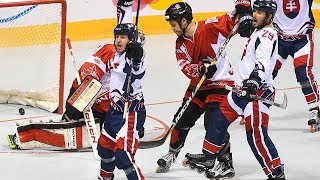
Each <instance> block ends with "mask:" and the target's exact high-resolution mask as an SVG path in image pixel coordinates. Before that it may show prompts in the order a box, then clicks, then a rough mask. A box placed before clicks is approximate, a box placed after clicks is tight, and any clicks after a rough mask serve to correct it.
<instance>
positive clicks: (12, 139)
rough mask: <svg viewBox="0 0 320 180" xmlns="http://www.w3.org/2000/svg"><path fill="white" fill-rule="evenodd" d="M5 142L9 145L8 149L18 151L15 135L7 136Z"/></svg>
mask: <svg viewBox="0 0 320 180" xmlns="http://www.w3.org/2000/svg"><path fill="white" fill-rule="evenodd" d="M7 141H8V143H9V147H10V149H20V148H19V145H18V143H17V135H16V134H13V135H8V136H7Z"/></svg>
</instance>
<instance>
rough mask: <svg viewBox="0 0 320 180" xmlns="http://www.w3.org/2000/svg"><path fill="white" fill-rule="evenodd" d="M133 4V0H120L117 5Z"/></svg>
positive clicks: (127, 5) (126, 5) (128, 5)
mask: <svg viewBox="0 0 320 180" xmlns="http://www.w3.org/2000/svg"><path fill="white" fill-rule="evenodd" d="M132 4H133V0H119V1H118V3H117V5H118V6H124V7H130V6H132Z"/></svg>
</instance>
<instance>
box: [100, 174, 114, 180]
mask: <svg viewBox="0 0 320 180" xmlns="http://www.w3.org/2000/svg"><path fill="white" fill-rule="evenodd" d="M113 179H114V175H112V177H102V176H100V175H98V180H113Z"/></svg>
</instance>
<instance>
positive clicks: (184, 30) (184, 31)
mask: <svg viewBox="0 0 320 180" xmlns="http://www.w3.org/2000/svg"><path fill="white" fill-rule="evenodd" d="M189 24H190V22H188V24H187V26H186V27H185V28H184V29H182V27H181V24H180V28H181V29H182V34H183V35H185V34H186V29H187V28H188V26H189Z"/></svg>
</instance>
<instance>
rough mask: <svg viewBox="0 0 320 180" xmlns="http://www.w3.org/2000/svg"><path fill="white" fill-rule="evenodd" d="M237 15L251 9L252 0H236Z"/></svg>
mask: <svg viewBox="0 0 320 180" xmlns="http://www.w3.org/2000/svg"><path fill="white" fill-rule="evenodd" d="M235 8H236V15H237V14H244V13H249V12H250V11H251V0H236V6H235Z"/></svg>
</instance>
